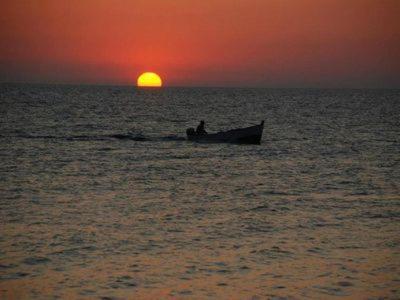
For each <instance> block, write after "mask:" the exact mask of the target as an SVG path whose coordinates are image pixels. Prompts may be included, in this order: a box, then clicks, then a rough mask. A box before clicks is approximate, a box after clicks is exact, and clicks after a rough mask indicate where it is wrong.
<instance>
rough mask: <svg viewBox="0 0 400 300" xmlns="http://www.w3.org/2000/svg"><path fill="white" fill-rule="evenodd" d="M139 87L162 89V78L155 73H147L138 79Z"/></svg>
mask: <svg viewBox="0 0 400 300" xmlns="http://www.w3.org/2000/svg"><path fill="white" fill-rule="evenodd" d="M137 86H140V87H161V86H162V80H161V78H160V76H158V75H157V74H156V73H153V72H145V73H143V74H142V75H140V76H139V77H138V79H137Z"/></svg>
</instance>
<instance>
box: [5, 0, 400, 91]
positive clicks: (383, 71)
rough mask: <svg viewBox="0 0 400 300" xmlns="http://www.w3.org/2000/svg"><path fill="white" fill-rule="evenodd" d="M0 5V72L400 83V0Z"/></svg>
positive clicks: (117, 78) (60, 77) (199, 82)
mask: <svg viewBox="0 0 400 300" xmlns="http://www.w3.org/2000/svg"><path fill="white" fill-rule="evenodd" d="M1 14H2V16H3V17H2V18H0V40H1V41H2V45H6V46H4V47H0V81H11V82H13V81H22V82H66V83H68V82H69V83H106V84H127V85H131V84H132V74H138V73H139V72H141V71H142V70H144V69H145V70H146V69H147V70H148V69H151V70H157V72H160V73H161V74H163V76H165V78H168V85H171V86H265V87H394V86H398V85H400V59H399V58H398V55H399V51H400V43H399V31H398V28H400V21H399V18H398V16H399V15H400V5H399V0H380V1H378V0H351V1H345V0H324V1H321V0H296V1H289V0H268V1H265V0H253V1H250V2H249V1H248V0H237V1H231V0H215V1H187V0H174V1H165V0H153V1H147V0H135V1H125V0H116V1H109V0H85V1H75V0H74V1H67V0H59V1H54V0H41V1H37V0H25V1H11V0H5V1H3V2H2V12H1ZM164 85H165V84H164Z"/></svg>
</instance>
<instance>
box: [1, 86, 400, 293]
mask: <svg viewBox="0 0 400 300" xmlns="http://www.w3.org/2000/svg"><path fill="white" fill-rule="evenodd" d="M200 120H204V121H205V124H206V130H207V131H208V132H218V131H221V130H228V129H232V128H241V127H247V126H251V125H254V124H259V123H260V122H261V121H262V120H264V121H265V127H264V133H263V137H262V141H261V145H235V144H206V143H195V142H190V141H187V140H186V133H185V132H186V129H187V128H189V127H194V128H195V127H196V126H197V125H198V123H199V121H200ZM0 298H1V299H102V300H111V299H252V300H257V299H276V300H277V299H338V298H345V299H399V298H400V90H390V89H380V90H373V89H354V90H353V89H264V88H178V87H177V88H172V87H171V88H147V89H146V88H141V89H138V88H136V87H128V86H89V85H88V86H85V85H39V84H7V83H3V84H0Z"/></svg>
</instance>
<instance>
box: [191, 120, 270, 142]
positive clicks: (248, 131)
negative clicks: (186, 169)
mask: <svg viewBox="0 0 400 300" xmlns="http://www.w3.org/2000/svg"><path fill="white" fill-rule="evenodd" d="M263 130H264V121H263V122H261V124H260V125H255V126H250V127H246V128H239V129H232V130H228V131H221V132H218V133H212V134H202V135H198V134H195V133H194V134H193V130H187V138H188V140H189V141H193V142H203V143H233V144H254V145H259V144H260V143H261V138H262V133H263Z"/></svg>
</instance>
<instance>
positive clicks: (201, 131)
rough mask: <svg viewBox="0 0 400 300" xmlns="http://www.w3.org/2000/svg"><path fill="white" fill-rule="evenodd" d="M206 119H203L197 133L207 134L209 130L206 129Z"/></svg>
mask: <svg viewBox="0 0 400 300" xmlns="http://www.w3.org/2000/svg"><path fill="white" fill-rule="evenodd" d="M204 125H205V123H204V121H203V120H201V121H200V124H199V126H197V128H196V134H199V135H202V134H207V131H206V130H205V129H204Z"/></svg>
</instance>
